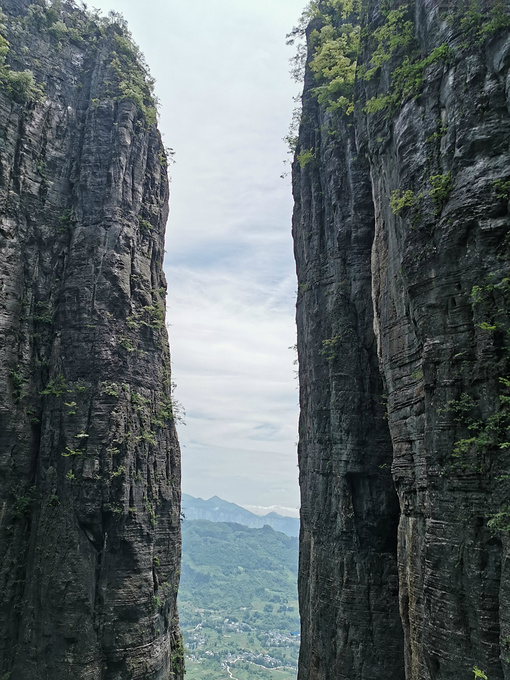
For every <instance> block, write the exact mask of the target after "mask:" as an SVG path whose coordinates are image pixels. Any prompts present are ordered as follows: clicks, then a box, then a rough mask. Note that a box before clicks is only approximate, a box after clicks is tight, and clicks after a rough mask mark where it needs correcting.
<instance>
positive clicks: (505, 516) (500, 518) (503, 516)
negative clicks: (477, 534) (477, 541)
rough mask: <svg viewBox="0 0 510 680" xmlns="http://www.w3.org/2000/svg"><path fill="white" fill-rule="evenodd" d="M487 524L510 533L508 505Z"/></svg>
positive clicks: (495, 531)
mask: <svg viewBox="0 0 510 680" xmlns="http://www.w3.org/2000/svg"><path fill="white" fill-rule="evenodd" d="M487 526H488V527H489V529H491V530H492V531H493V532H494V533H497V532H499V533H503V534H509V533H510V505H505V506H503V507H502V508H501V510H500V511H499V512H496V513H495V514H494V515H491V516H490V517H489V521H488V522H487ZM475 677H481V676H476V675H475Z"/></svg>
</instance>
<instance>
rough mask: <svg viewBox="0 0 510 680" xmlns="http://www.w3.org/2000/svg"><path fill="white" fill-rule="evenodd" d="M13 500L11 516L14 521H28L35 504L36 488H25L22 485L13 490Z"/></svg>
mask: <svg viewBox="0 0 510 680" xmlns="http://www.w3.org/2000/svg"><path fill="white" fill-rule="evenodd" d="M11 495H12V499H13V503H12V507H11V515H12V517H13V519H27V518H28V517H29V516H30V514H31V512H32V507H33V505H34V502H35V496H36V487H35V486H29V487H23V486H21V485H19V486H16V487H14V488H13V489H11Z"/></svg>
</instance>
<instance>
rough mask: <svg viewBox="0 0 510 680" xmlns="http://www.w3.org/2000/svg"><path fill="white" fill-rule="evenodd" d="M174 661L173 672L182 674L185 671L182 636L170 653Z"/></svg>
mask: <svg viewBox="0 0 510 680" xmlns="http://www.w3.org/2000/svg"><path fill="white" fill-rule="evenodd" d="M170 660H171V662H172V672H173V673H174V675H178V676H182V674H183V672H185V671H184V642H183V640H182V638H181V637H179V638H178V639H177V641H176V642H175V643H174V646H173V647H172V652H171V654H170Z"/></svg>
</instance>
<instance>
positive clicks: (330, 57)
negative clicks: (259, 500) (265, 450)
mask: <svg viewBox="0 0 510 680" xmlns="http://www.w3.org/2000/svg"><path fill="white" fill-rule="evenodd" d="M306 22H307V26H306V38H307V45H308V54H307V64H306V71H305V83H304V92H303V112H302V120H301V127H300V131H299V138H298V141H297V150H296V158H295V162H294V166H293V190H294V198H295V211H294V219H293V233H294V241H295V254H296V263H297V273H298V282H299V291H298V303H297V322H298V351H299V362H300V401H301V419H300V442H299V463H300V484H301V491H302V516H301V554H300V576H299V590H300V606H301V615H302V627H303V630H302V633H303V634H302V647H301V659H300V672H299V678H300V679H301V680H305V679H306V680H322V679H323V680H331V678H333V677H334V678H345V679H347V678H349V679H350V680H353V679H356V680H357V679H361V678H363V679H368V678H371V679H372V678H373V679H374V680H375V679H376V678H381V677H386V675H388V674H391V676H392V677H394V678H404V677H405V678H407V679H408V680H411V679H412V680H429V679H430V680H434V679H438V678H441V679H442V680H450V679H452V680H453V678H455V679H456V680H458V678H460V677H463V678H469V677H472V669H473V667H474V666H475V665H476V666H478V667H479V668H481V669H483V670H484V672H485V673H486V674H487V676H488V678H489V679H490V680H500V679H503V678H506V679H508V678H510V664H509V661H510V615H509V612H510V580H509V576H510V572H509V566H510V561H509V557H510V555H509V533H510V506H509V505H508V498H509V492H510V486H509V479H510V477H509V475H508V468H509V454H508V449H509V446H510V445H509V444H508V440H509V429H510V411H509V404H510V393H509V387H510V382H509V377H510V372H509V368H510V367H509V332H510V324H509V318H508V301H509V290H510V289H509V280H510V279H509V252H508V244H509V236H508V233H509V226H510V224H509V207H510V206H509V199H510V149H509V139H510V71H509V67H510V31H509V29H510V8H509V6H508V4H507V3H502V2H492V3H482V2H473V3H464V2H448V3H446V2H437V1H435V0H415V1H414V2H408V3H403V2H390V3H388V2H383V1H378V0H364V1H363V2H360V3H356V2H354V3H353V2H347V1H344V0H340V1H336V0H330V1H327V0H325V1H322V2H319V3H313V4H312V5H311V6H310V7H309V9H308V11H307V15H306Z"/></svg>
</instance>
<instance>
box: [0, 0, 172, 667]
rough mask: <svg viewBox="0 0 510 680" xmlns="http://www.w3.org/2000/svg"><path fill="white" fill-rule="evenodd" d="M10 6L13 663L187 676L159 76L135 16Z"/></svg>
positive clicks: (8, 595)
mask: <svg viewBox="0 0 510 680" xmlns="http://www.w3.org/2000/svg"><path fill="white" fill-rule="evenodd" d="M0 4H1V7H2V10H3V16H2V19H1V28H0V33H1V36H2V38H1V40H0V260H1V265H0V291H1V295H0V352H1V360H0V380H1V384H2V390H1V391H0V546H1V549H0V677H1V678H3V679H7V678H10V679H11V680H49V679H52V680H53V679H55V680H56V679H57V678H58V679H59V680H60V679H65V678H73V680H74V679H78V678H79V679H80V680H85V679H90V680H92V679H94V680H99V679H101V680H114V679H115V680H124V679H127V678H133V679H135V678H151V679H163V678H165V680H166V679H167V678H169V677H174V678H180V677H182V663H183V658H182V656H183V655H182V644H181V639H180V633H179V628H178V620H177V612H176V590H177V585H178V577H179V563H180V521H179V507H180V491H179V483H180V468H179V448H178V442H177V438H176V433H175V427H174V422H173V411H172V395H171V380H170V360H169V351H168V341H167V333H166V328H165V295H166V284H165V278H164V275H163V272H162V261H163V247H164V246H163V242H164V229H165V222H166V218H167V212H168V207H167V200H168V180H167V174H166V157H165V152H164V148H163V146H162V143H161V139H160V136H159V133H158V131H157V128H156V126H155V124H154V123H155V109H154V101H153V98H152V94H151V82H150V79H149V77H148V75H147V72H146V69H145V66H144V63H143V59H142V57H141V55H140V54H139V53H138V51H137V49H136V47H135V46H134V45H133V43H132V42H131V40H130V38H129V35H128V34H127V32H126V29H125V26H124V25H123V22H122V20H121V19H120V18H119V17H112V18H111V19H109V20H105V19H101V18H99V17H98V16H94V15H91V14H90V13H87V12H85V11H83V10H81V9H78V8H77V7H76V6H75V5H74V4H73V3H72V2H54V3H52V5H51V6H48V5H47V4H46V3H44V2H42V0H41V1H38V0H36V1H34V2H30V1H29V0H2V1H1V3H0Z"/></svg>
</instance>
